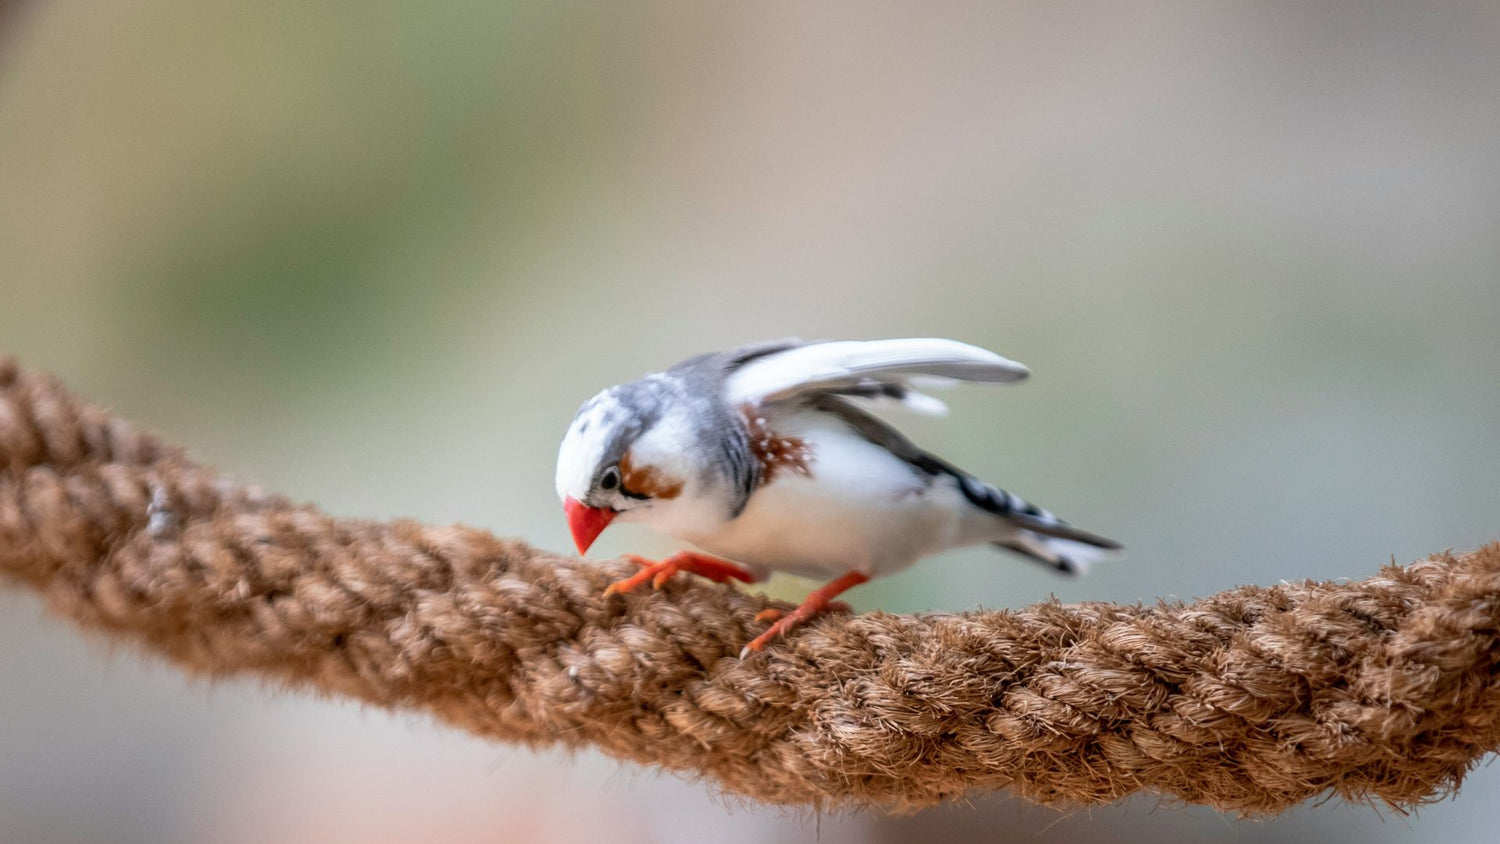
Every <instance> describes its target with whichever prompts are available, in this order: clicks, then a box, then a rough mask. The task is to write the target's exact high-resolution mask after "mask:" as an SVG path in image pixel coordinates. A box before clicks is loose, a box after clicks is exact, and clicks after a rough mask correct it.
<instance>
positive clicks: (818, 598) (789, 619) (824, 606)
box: [740, 571, 870, 658]
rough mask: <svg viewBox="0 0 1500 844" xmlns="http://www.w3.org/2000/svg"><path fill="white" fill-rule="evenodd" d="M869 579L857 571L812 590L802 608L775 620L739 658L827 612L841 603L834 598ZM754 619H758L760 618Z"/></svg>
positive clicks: (741, 652) (746, 647)
mask: <svg viewBox="0 0 1500 844" xmlns="http://www.w3.org/2000/svg"><path fill="white" fill-rule="evenodd" d="M869 579H870V576H869V575H867V574H860V573H859V572H857V571H851V572H849V573H848V574H846V575H844V576H843V577H840V578H838V579H837V580H832V581H829V582H828V583H826V584H824V585H823V586H821V587H819V588H817V589H814V590H813V591H812V594H810V595H808V596H807V599H806V600H804V601H803V602H802V606H800V607H797V608H796V609H794V610H792V611H791V612H789V613H787V614H786V615H783V616H781V617H780V618H779V619H777V620H776V623H775V624H772V625H771V626H770V627H769V628H768V629H767V630H766V632H764V633H762V634H760V635H759V636H756V637H755V639H754V641H752V642H751V643H750V644H748V645H746V646H745V649H744V650H742V651H740V657H741V658H743V657H745V656H748V655H749V653H750V652H751V651H758V650H760V649H761V648H763V647H765V646H766V643H767V642H770V641H771V640H772V639H774V638H776V637H777V636H781V635H784V634H785V633H786V632H787V631H789V630H791V629H792V628H793V627H796V626H797V625H799V624H801V623H802V622H804V621H806V620H808V619H809V618H812V617H813V616H815V615H818V614H819V613H823V612H827V611H828V610H829V609H830V608H831V607H832V606H833V605H834V604H837V603H842V602H840V601H834V600H833V599H834V597H836V596H837V595H838V594H839V593H841V592H843V591H844V590H846V589H850V588H853V587H855V586H858V585H860V584H861V583H864V582H865V581H867V580H869ZM847 608H848V605H845V609H847ZM763 614H764V613H762V615H763ZM756 617H757V618H759V617H760V616H756Z"/></svg>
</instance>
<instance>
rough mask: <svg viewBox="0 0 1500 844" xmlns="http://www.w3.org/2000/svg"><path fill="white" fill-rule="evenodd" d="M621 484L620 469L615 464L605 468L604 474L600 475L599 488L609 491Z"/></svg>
mask: <svg viewBox="0 0 1500 844" xmlns="http://www.w3.org/2000/svg"><path fill="white" fill-rule="evenodd" d="M619 485H620V470H619V469H617V468H615V467H614V466H611V467H609V468H608V469H605V470H604V474H603V475H600V476H599V488H600V489H602V490H604V491H605V492H608V491H609V490H612V489H614V488H615V487H618V486H619Z"/></svg>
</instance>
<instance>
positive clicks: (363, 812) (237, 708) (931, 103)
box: [0, 0, 1500, 844]
mask: <svg viewBox="0 0 1500 844" xmlns="http://www.w3.org/2000/svg"><path fill="white" fill-rule="evenodd" d="M1497 91H1500V7H1497V6H1496V5H1495V4H1493V3H1483V2H1481V3H1473V4H1467V5H1465V4H1444V3H1424V4H1421V5H1420V6H1418V5H1416V4H1413V5H1411V6H1410V7H1408V8H1405V9H1403V8H1401V7H1399V6H1398V5H1396V4H1378V8H1377V4H1365V3H1358V2H1351V3H1323V4H1268V3H1196V2H1195V3H1175V4H1173V3H1142V4H1070V3H1049V4H1008V3H1006V4H998V3H985V4H962V3H950V4H943V5H941V6H938V5H928V4H896V5H885V4H880V5H877V4H870V3H861V4H852V3H849V4H826V5H825V4H818V5H812V4H802V3H758V4H696V3H657V4H648V5H641V4H630V5H625V4H610V5H607V6H602V7H588V6H585V5H582V4H551V3H508V4H500V3H491V2H467V1H465V0H460V2H451V3H444V4H415V3H406V2H384V1H383V0H365V1H364V2H360V3H340V2H326V1H324V0H319V1H318V2H308V0H258V2H254V3H228V2H193V3H189V2H183V0H175V2H167V1H166V0H121V2H115V3H108V4H100V3H77V2H45V0H33V1H32V2H22V3H20V4H19V5H17V4H15V3H13V2H5V3H4V4H0V348H3V349H5V350H6V351H9V352H12V353H16V354H18V355H20V356H21V357H22V358H23V359H24V360H26V361H27V362H29V363H30V364H32V365H34V366H37V367H42V368H46V369H49V370H51V371H53V372H55V373H56V374H58V375H60V376H61V377H63V378H64V379H65V380H66V381H67V382H69V383H70V384H71V385H72V386H73V387H74V388H76V389H77V390H79V391H80V392H81V393H83V394H84V395H87V396H90V397H92V398H94V399H96V400H99V401H102V402H104V403H107V404H109V405H111V406H113V407H115V408H117V409H118V410H120V411H122V412H123V413H125V414H127V415H129V416H130V417H132V418H134V419H136V420H139V421H140V422H142V423H145V424H147V425H149V426H151V427H154V428H156V429H158V430H159V431H161V432H163V433H164V434H165V435H166V436H167V437H168V438H170V439H171V440H172V441H174V442H177V443H181V444H183V445H186V446H188V447H189V448H191V449H192V451H193V452H195V453H196V454H197V455H198V456H199V457H200V458H202V459H204V460H205V461H207V462H209V463H212V464H214V465H216V466H218V467H220V468H222V469H223V470H225V471H226V472H229V473H231V474H233V475H234V476H236V477H239V478H241V479H244V480H249V481H255V482H258V483H262V484H264V485H266V486H268V487H270V488H273V489H276V490H278V491H282V492H285V493H287V494H289V495H291V496H293V497H295V498H300V499H306V500H312V501H316V502H318V503H319V504H321V505H323V506H324V507H326V508H327V509H329V510H330V511H332V512H335V513H340V514H350V515H362V516H374V517H389V516H396V515H409V516H415V517H418V518H422V519H426V520H431V521H437V522H449V521H464V522H468V523H471V524H475V525H480V526H483V527H486V528H489V529H492V530H494V531H496V532H498V533H501V534H506V535H514V536H520V537H524V538H526V539H528V540H530V541H532V542H535V543H537V544H540V545H542V546H546V547H549V548H554V549H566V548H569V547H570V543H569V541H568V537H567V533H566V530H565V526H564V523H563V519H562V515H561V512H560V510H559V507H558V504H557V501H556V500H555V498H554V493H553V491H552V461H553V457H554V455H555V448H556V444H557V442H558V440H559V439H560V437H561V435H562V432H563V430H564V429H565V427H566V425H567V423H568V421H569V419H570V417H571V415H572V413H573V412H574V410H575V409H576V407H577V405H578V404H579V403H580V402H581V401H582V400H583V399H584V398H586V397H588V396H589V395H591V394H592V393H593V392H594V391H596V390H598V389H599V388H601V387H603V386H606V385H609V384H613V383H616V382H618V381H621V380H625V379H628V378H631V377H634V376H636V375H639V374H641V373H644V372H647V371H651V370H654V369H658V368H661V367H664V366H666V365H668V364H670V363H672V362H675V361H676V360H678V359H680V358H682V357H685V356H687V355H689V354H693V353H697V352H700V351H706V350H710V349H715V348H720V347H724V346H729V345H732V344H736V343H740V342H743V341H747V340H753V339H758V338H767V337H778V336H785V335H801V336H806V337H838V338H869V337H885V336H903V335H940V336H950V337H956V338H959V339H963V340H967V341H970V342H974V343H978V344H981V345H985V346H989V347H991V348H994V349H996V350H997V351H999V352H1001V353H1002V354H1005V355H1007V356H1011V357H1014V358H1016V359H1018V360H1021V361H1024V362H1025V363H1027V364H1029V365H1030V366H1031V367H1032V368H1033V370H1034V371H1035V373H1036V375H1035V377H1034V378H1033V379H1032V381H1031V382H1029V383H1027V384H1025V385H1024V386H1021V387H1017V388H1013V389H1001V390H993V391H989V390H978V389H975V390H970V391H963V392H955V393H951V394H949V396H948V398H950V399H951V403H952V405H953V414H952V416H951V418H950V419H949V420H947V421H944V422H941V423H935V422H932V421H928V420H908V419H898V420H897V421H898V422H900V423H901V424H903V425H904V426H905V427H906V428H907V429H908V430H909V431H910V432H911V433H912V434H913V435H914V436H916V437H918V438H919V439H920V440H922V441H923V442H924V443H927V444H929V445H930V446H931V447H932V448H933V449H934V450H935V451H937V452H938V453H940V454H943V455H944V456H946V457H949V458H951V459H953V460H954V461H956V462H958V463H960V464H962V465H965V466H966V467H968V468H971V469H973V470H974V471H976V472H977V473H978V474H980V475H982V476H984V477H986V478H988V479H990V480H993V481H995V482H998V483H1001V484H1003V485H1005V486H1007V487H1008V488H1011V489H1014V490H1016V491H1017V492H1020V493H1022V494H1025V495H1027V496H1028V497H1031V498H1034V499H1035V500H1037V501H1038V502H1040V503H1042V504H1043V505H1045V506H1047V507H1050V508H1052V509H1055V510H1057V511H1058V512H1060V513H1061V514H1063V515H1064V516H1065V517H1066V518H1069V519H1071V520H1073V521H1075V522H1077V523H1079V524H1081V525H1084V526H1086V527H1088V528H1090V529H1093V530H1097V531H1099V532H1101V533H1104V534H1106V535H1109V536H1113V537H1117V538H1119V539H1121V540H1123V541H1124V542H1125V543H1126V544H1127V545H1128V546H1129V548H1130V557H1129V559H1128V560H1127V561H1125V562H1122V563H1120V564H1118V565H1115V566H1112V567H1109V568H1106V569H1103V570H1099V571H1097V572H1096V574H1095V575H1094V576H1091V577H1089V578H1085V579H1079V580H1072V581H1065V580H1058V579H1054V578H1052V577H1050V576H1049V575H1048V573H1047V572H1045V571H1043V570H1041V569H1040V568H1038V567H1034V566H1030V565H1026V564H1024V563H1020V562H1017V561H1015V560H1014V559H1012V558H1009V557H1005V556H1000V555H996V554H993V553H990V552H986V551H983V550H974V551H970V552H963V553H951V554H948V555H945V556H943V557H940V558H936V559H932V560H929V561H926V562H924V563H923V564H921V565H919V566H917V567H916V568H913V569H911V570H909V571H907V572H905V573H902V574H900V575H898V576H893V577H890V578H888V579H885V580H881V581H877V582H875V583H873V584H871V585H869V586H867V587H863V588H861V589H859V590H857V591H855V592H854V593H852V595H851V596H850V598H851V601H852V602H853V603H854V604H855V606H856V607H857V608H860V609H869V608H877V607H878V608H883V609H886V610H891V611H903V612H905V611H920V610H925V609H941V610H961V609H966V608H974V607H979V606H983V607H989V608H996V607H1007V606H1021V605H1025V604H1027V603H1030V602H1033V601H1037V600H1042V599H1045V598H1047V597H1048V596H1049V595H1054V594H1055V595H1056V596H1058V597H1059V598H1061V599H1063V600H1070V601H1071V600H1111V601H1130V602H1133V601H1142V600H1146V601H1149V600H1153V599H1155V598H1156V597H1157V596H1169V597H1170V596H1176V597H1180V598H1183V599H1190V598H1193V597H1196V596H1202V595H1206V594H1209V593H1212V592H1214V591H1217V590H1220V589H1224V588H1228V587H1232V586H1235V585H1237V584H1242V583H1262V584H1269V583H1275V582H1277V581H1279V580H1283V579H1298V578H1304V577H1310V578H1319V579H1323V578H1360V577H1365V576H1368V575H1370V574H1372V573H1374V572H1375V571H1376V570H1377V568H1378V567H1379V566H1380V565H1382V564H1384V563H1387V562H1389V561H1391V560H1392V559H1395V560H1397V561H1401V562H1405V561H1408V560H1410V559H1413V558H1417V557H1420V556H1423V555H1426V554H1427V553H1430V552H1434V551H1439V550H1442V549H1444V548H1450V547H1451V548H1456V549H1466V548H1472V547H1474V546H1477V545H1479V544H1481V543H1484V542H1487V541H1490V540H1493V539H1496V538H1497V531H1500V522H1497V520H1496V514H1497V513H1500V506H1497V505H1500V500H1497V495H1496V493H1495V488H1494V479H1495V477H1496V476H1497V475H1500V443H1497V439H1496V431H1497V430H1500V370H1497V361H1500V333H1497V331H1496V325H1497V317H1500V237H1497V235H1500V147H1497V141H1496V139H1497V138H1500V96H1497V93H1496V92H1497ZM670 547H671V546H670V545H668V544H666V543H665V542H663V541H662V540H660V539H658V538H656V537H654V536H651V535H650V534H648V533H645V532H644V531H642V530H640V529H637V528H634V527H627V528H620V529H617V530H615V531H610V532H609V533H608V534H606V536H605V537H604V539H603V540H601V542H600V545H599V546H598V552H599V553H601V554H606V555H608V554H616V553H620V552H623V551H627V550H630V551H641V552H648V553H657V552H661V551H665V550H668V549H669V548H670ZM807 585H808V584H807V583H805V582H799V581H795V580H778V581H773V582H772V583H771V585H770V586H769V588H770V589H771V590H772V591H775V592H777V593H778V594H781V595H783V596H785V597H799V596H800V595H801V593H802V592H803V590H805V589H806V588H807ZM1497 799H1500V772H1497V771H1496V770H1495V769H1494V768H1492V767H1488V766H1486V767H1482V768H1480V769H1479V770H1477V771H1476V772H1475V773H1474V774H1473V775H1472V777H1471V778H1470V780H1469V781H1468V782H1467V783H1466V785H1465V786H1464V788H1463V790H1462V792H1461V793H1460V794H1459V795H1458V796H1457V797H1455V798H1453V799H1451V800H1449V801H1445V802H1442V803H1439V804H1436V805H1433V806H1430V807H1427V808H1424V809H1422V810H1421V811H1420V812H1418V813H1416V814H1415V815H1411V816H1402V815H1400V814H1397V813H1393V812H1391V811H1390V810H1388V809H1384V808H1380V807H1369V806H1351V805H1345V804H1341V803H1338V802H1332V803H1328V804H1324V805H1319V806H1313V805H1308V806H1305V807H1302V808H1299V809H1298V810H1296V811H1293V812H1291V813H1289V814H1287V815H1285V816H1282V817H1279V818H1275V819H1272V820H1267V821H1262V822H1257V823H1246V822H1241V821H1238V820H1236V819H1235V818H1233V817H1230V816H1225V815H1221V814H1219V813H1216V812H1213V811H1211V810H1207V809H1202V808H1196V807H1182V806H1174V805H1170V804H1165V805H1163V804H1161V803H1160V801H1158V800H1157V799H1155V798H1150V797H1143V798H1139V799H1134V800H1129V801H1126V802H1124V803H1122V804H1120V805H1116V806H1110V807H1107V808H1096V809H1093V810H1089V811H1080V812H1072V813H1058V812H1056V811H1053V810H1049V809H1041V808H1036V807H1031V806H1027V805H1023V804H1021V803H1019V802H1017V801H1015V800H1013V799H1010V798H1008V797H1006V796H1005V795H1003V794H1002V795H987V796H979V797H977V798H976V799H975V800H974V801H973V804H972V805H963V806H951V807H944V808H940V809H936V810H932V811H928V812H924V813H921V814H918V815H916V816H913V817H907V818H895V819H892V818H886V817H883V816H881V815H879V814H878V813H873V812H867V813H857V814H852V815H840V816H825V817H822V818H817V817H814V816H812V815H811V814H808V813H796V812H791V813H789V812H785V811H780V810H768V809H761V808H756V807H753V806H747V805H742V804H740V803H738V802H736V801H734V800H726V799H723V798H719V797H715V796H714V795H713V794H711V793H710V792H709V791H708V790H706V789H704V788H703V787H701V786H699V785H694V784H691V783H685V782H682V781H680V780H678V779H676V778H674V777H672V776H669V775H665V774H661V773H658V772H655V771H649V770H643V769H640V768H637V767H634V766H630V765H622V764H620V763H617V762H614V761H612V760H610V759H607V758H604V757H602V756H600V755H597V754H594V753H587V752H584V753H576V754H568V753H564V752H560V751H546V750H542V751H531V750H526V749H523V748H518V747H511V746H505V745H498V744H492V743H487V742H484V741H481V740H479V739H476V738H473V737H471V736H468V735H465V734H460V733H457V732H454V731H451V730H448V729H444V728H440V727H438V726H435V725H434V724H432V723H430V722H428V721H427V720H426V719H423V718H421V717H416V716H400V715H390V714H387V713H385V712H380V711H373V710H367V709H363V708H361V707H359V706H357V705H354V704H351V703H348V702H345V701H341V700H318V699H312V698H310V697H308V696H305V695H295V694H284V693H278V692H276V691H275V690H272V689H264V688H261V687H260V686H259V685H257V684H256V683H254V682H252V681H249V680H245V681H237V682H224V683H218V684H214V685H212V686H210V685H207V684H204V683H202V682H201V681H193V680H188V679H185V678H184V677H183V676H181V675H180V674H178V673H177V672H176V671H174V670H172V669H170V668H168V667H165V666H163V665H161V664H159V663H156V662H153V661H150V660H148V659H143V658H142V657H141V656H139V655H138V654H136V653H134V652H132V651H129V650H127V649H119V650H116V649H112V648H111V647H110V645H109V643H108V642H107V641H104V640H103V639H101V638H98V637H89V636H85V635H83V634H80V633H79V632H78V631H76V630H75V629H73V628H71V627H69V626H67V625H65V624H63V623H61V622H59V621H57V620H54V619H52V618H49V617H48V616H46V615H45V614H44V613H43V612H42V610H41V607H40V604H39V603H38V602H37V601H36V600H34V599H33V598H32V597H31V596H29V595H27V594H21V593H18V592H15V591H14V590H7V591H4V592H0V841H4V842H12V841H14V842H52V841H55V842H65V841H80V842H82V841H115V842H131V841H141V842H146V841H153V842H155V841H161V842H174V841H181V842H189V841H223V842H254V841H266V840H280V841H335V840H352V839H362V840H369V841H400V840H423V841H432V842H449V841H451V842H466V841H512V842H524V841H543V840H545V841H569V840H573V841H598V840H602V839H607V840H610V841H619V842H637V841H640V842H645V841H681V842H689V841H706V840H712V841H716V842H762V841H787V840H803V839H811V838H813V837H814V836H815V835H820V836H821V840H822V841H824V842H830V844H832V842H845V841H892V842H894V841H906V840H921V839H923V838H936V837H937V836H942V839H941V840H945V841H951V842H958V841H965V840H1002V839H1015V840H1022V841H1042V842H1046V841H1106V840H1114V841H1136V840H1139V841H1159V840H1164V839H1167V840H1172V839H1195V840H1207V841H1280V840H1311V839H1314V838H1316V839H1317V840H1320V841H1325V842H1330V843H1331V842H1342V841H1359V842H1382V841H1433V840H1443V839H1444V838H1447V839H1449V840H1480V839H1482V838H1483V837H1485V835H1486V833H1487V832H1491V831H1492V830H1493V821H1494V818H1495V809H1494V805H1495V802H1496V800H1497Z"/></svg>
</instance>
